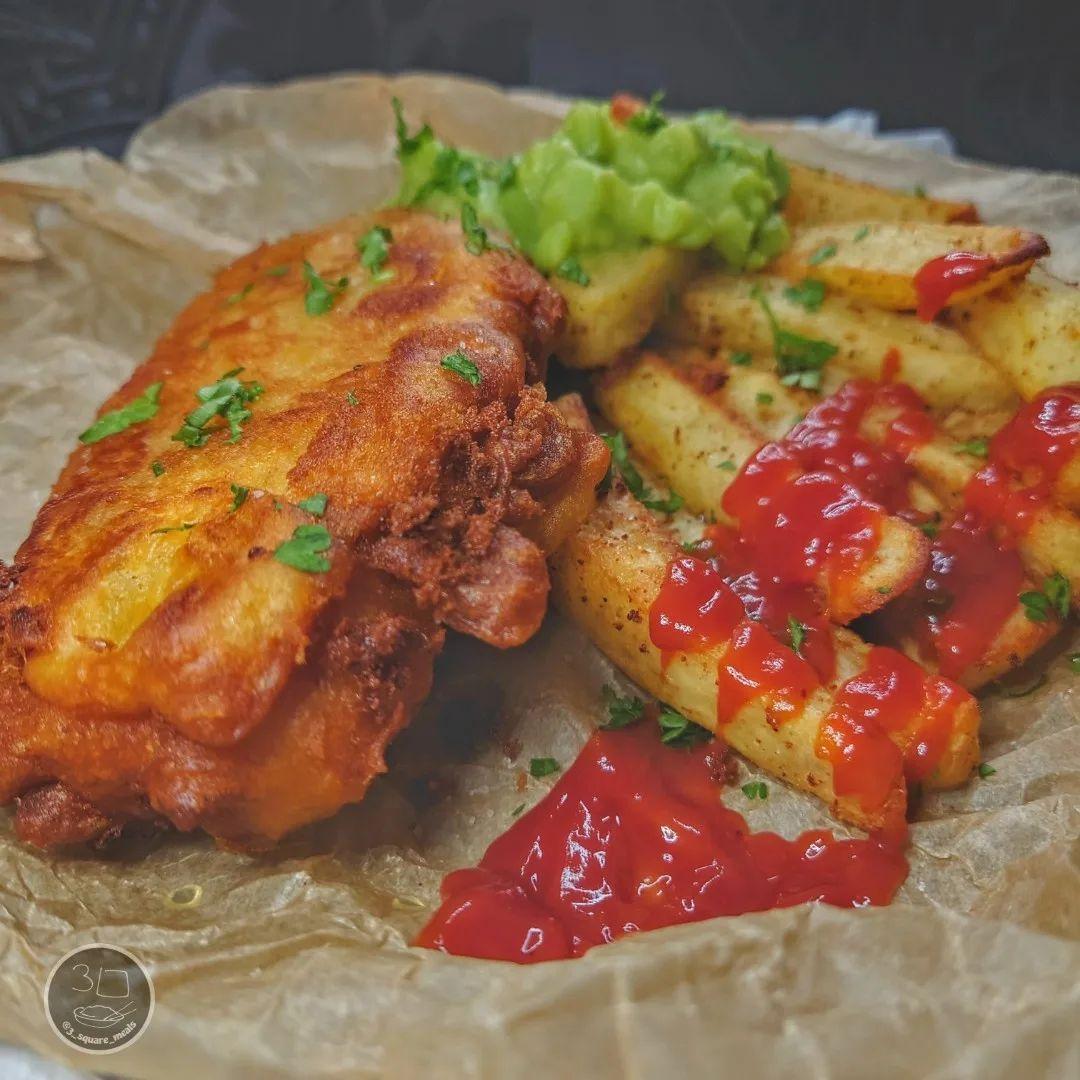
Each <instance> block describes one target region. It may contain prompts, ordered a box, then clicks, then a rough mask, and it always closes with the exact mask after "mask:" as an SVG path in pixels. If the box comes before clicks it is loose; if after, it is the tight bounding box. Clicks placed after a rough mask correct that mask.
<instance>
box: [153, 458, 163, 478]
mask: <svg viewBox="0 0 1080 1080" xmlns="http://www.w3.org/2000/svg"><path fill="white" fill-rule="evenodd" d="M150 471H151V472H152V473H153V474H154V475H155V476H164V475H165V466H164V465H162V463H161V462H160V461H151V462H150Z"/></svg>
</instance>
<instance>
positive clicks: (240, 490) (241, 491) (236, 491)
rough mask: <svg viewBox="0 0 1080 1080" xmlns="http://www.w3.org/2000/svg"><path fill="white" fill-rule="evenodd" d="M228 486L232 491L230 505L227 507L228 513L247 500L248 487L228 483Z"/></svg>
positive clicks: (234, 511)
mask: <svg viewBox="0 0 1080 1080" xmlns="http://www.w3.org/2000/svg"><path fill="white" fill-rule="evenodd" d="M229 488H230V490H231V491H232V496H233V498H232V506H231V507H229V513H230V514H235V513H236V511H237V510H239V509H240V507H241V506H243V505H244V503H245V502H247V497H248V489H247V488H246V487H241V486H240V485H239V484H230V485H229Z"/></svg>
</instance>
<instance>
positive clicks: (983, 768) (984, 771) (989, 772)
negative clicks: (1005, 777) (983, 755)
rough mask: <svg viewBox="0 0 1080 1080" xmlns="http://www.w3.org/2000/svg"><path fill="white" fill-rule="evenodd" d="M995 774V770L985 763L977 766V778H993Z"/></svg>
mask: <svg viewBox="0 0 1080 1080" xmlns="http://www.w3.org/2000/svg"><path fill="white" fill-rule="evenodd" d="M996 772H997V769H995V768H994V766H993V765H987V763H986V762H985V761H984V762H983V763H982V764H981V765H980V766H979V777H980V778H981V779H983V780H985V779H986V778H987V777H988V776H993V775H994V774H995V773H996Z"/></svg>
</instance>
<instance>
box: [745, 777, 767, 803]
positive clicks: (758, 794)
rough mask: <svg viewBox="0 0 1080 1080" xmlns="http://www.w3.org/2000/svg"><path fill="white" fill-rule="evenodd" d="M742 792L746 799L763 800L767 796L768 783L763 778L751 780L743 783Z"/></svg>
mask: <svg viewBox="0 0 1080 1080" xmlns="http://www.w3.org/2000/svg"><path fill="white" fill-rule="evenodd" d="M742 793H743V794H744V795H745V796H746V797H747V798H748V799H761V800H762V801H764V800H765V799H767V798H768V797H769V785H768V784H766V783H765V781H764V780H751V781H750V782H749V783H748V784H743V786H742Z"/></svg>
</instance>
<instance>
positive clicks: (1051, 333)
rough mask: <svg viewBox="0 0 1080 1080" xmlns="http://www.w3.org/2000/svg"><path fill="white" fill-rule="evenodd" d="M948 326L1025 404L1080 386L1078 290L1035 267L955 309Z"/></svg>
mask: <svg viewBox="0 0 1080 1080" xmlns="http://www.w3.org/2000/svg"><path fill="white" fill-rule="evenodd" d="M952 320H953V323H954V324H955V326H956V327H957V329H959V331H960V332H961V333H962V334H963V335H964V337H966V338H967V340H968V341H969V342H971V344H972V345H973V346H974V347H975V348H976V349H978V351H979V352H980V353H982V355H983V356H985V357H986V359H987V360H989V361H990V362H991V363H992V364H993V365H994V366H995V367H997V368H998V369H999V370H1000V371H1002V372H1003V373H1004V374H1005V375H1006V377H1007V378H1008V379H1009V380H1010V381H1011V382H1012V383H1013V385H1015V387H1016V389H1017V390H1018V391H1019V392H1020V393H1021V394H1022V395H1023V396H1024V397H1025V398H1029V399H1030V398H1033V397H1035V395H1036V394H1038V393H1039V391H1040V390H1045V389H1046V388H1047V387H1050V386H1061V385H1063V384H1065V383H1078V382H1080V288H1078V287H1077V286H1076V285H1071V284H1068V283H1067V282H1064V281H1060V280H1058V279H1057V278H1055V277H1053V276H1052V275H1050V274H1048V273H1046V272H1045V271H1044V270H1042V269H1041V268H1040V267H1035V268H1034V269H1033V270H1032V271H1031V273H1030V274H1029V275H1028V276H1027V277H1026V278H1025V279H1024V280H1023V281H1013V282H1010V283H1009V284H1008V285H1006V286H1005V287H1004V288H1002V289H998V290H997V291H995V292H991V293H987V294H986V295H984V296H979V297H977V298H976V299H974V300H972V301H971V302H970V303H965V304H963V305H962V306H959V307H956V308H955V309H954V310H953V312H952Z"/></svg>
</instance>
